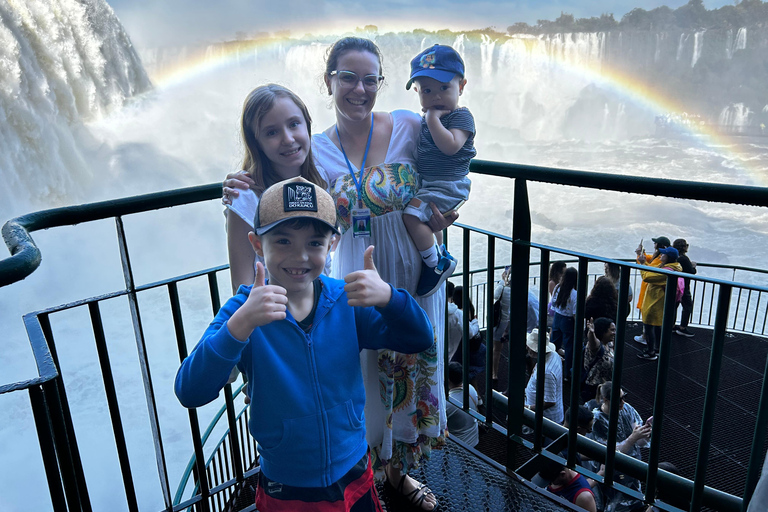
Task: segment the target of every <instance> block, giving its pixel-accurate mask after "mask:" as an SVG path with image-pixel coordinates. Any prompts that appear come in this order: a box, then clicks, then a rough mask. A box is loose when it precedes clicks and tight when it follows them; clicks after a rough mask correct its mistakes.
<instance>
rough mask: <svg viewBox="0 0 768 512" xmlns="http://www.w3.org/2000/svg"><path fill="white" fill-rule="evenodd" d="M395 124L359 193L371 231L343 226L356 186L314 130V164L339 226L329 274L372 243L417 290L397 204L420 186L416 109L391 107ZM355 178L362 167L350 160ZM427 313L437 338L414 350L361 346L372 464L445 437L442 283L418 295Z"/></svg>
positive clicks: (412, 456) (409, 460)
mask: <svg viewBox="0 0 768 512" xmlns="http://www.w3.org/2000/svg"><path fill="white" fill-rule="evenodd" d="M392 119H393V130H392V137H391V139H390V143H389V147H388V149H387V156H386V158H385V163H384V164H381V165H377V166H373V167H368V168H367V169H365V173H364V177H363V180H362V191H363V193H362V195H363V201H364V204H365V206H366V207H367V208H369V209H370V210H371V237H370V238H368V237H364V238H354V237H353V236H352V230H351V229H348V228H349V227H350V222H351V218H350V217H351V208H354V207H355V205H356V202H357V189H356V187H355V184H354V182H353V180H352V177H351V175H350V173H349V169H348V167H347V163H346V160H345V159H344V155H343V154H342V152H341V151H340V150H339V149H338V148H337V147H336V145H335V144H334V143H333V142H332V141H331V140H330V139H329V138H328V137H327V136H326V135H325V134H318V135H314V136H313V138H312V151H313V153H314V156H315V160H316V161H317V163H318V166H320V167H322V168H323V169H324V170H325V173H326V175H327V178H328V183H329V184H330V192H331V195H332V196H333V198H334V200H335V201H336V208H337V213H338V221H339V227H340V229H341V230H342V232H343V234H342V236H341V240H340V242H339V245H338V247H337V248H336V253H335V255H334V257H333V263H332V270H331V275H332V276H333V277H335V278H338V279H343V278H344V276H346V275H347V274H349V273H350V272H354V271H356V270H360V269H362V268H363V253H364V252H365V249H366V248H367V247H368V245H374V246H375V249H374V253H373V257H374V262H375V264H376V268H377V270H378V271H379V275H381V277H382V279H383V280H384V281H386V282H388V283H391V284H392V285H393V286H395V287H396V288H403V289H405V290H407V291H408V292H409V293H411V295H414V294H415V291H416V284H417V283H418V280H419V273H420V271H421V256H420V255H419V252H418V251H417V250H416V246H415V245H414V244H413V242H412V241H411V238H410V237H409V236H408V232H407V231H406V229H405V225H404V224H403V219H402V211H403V209H404V208H405V206H406V205H407V204H408V201H410V199H411V198H412V197H413V195H414V193H415V192H416V190H417V189H418V175H417V174H416V170H415V161H416V158H415V157H416V147H417V144H418V140H419V130H420V122H421V121H420V117H419V116H418V115H417V114H415V113H413V112H410V111H405V110H396V111H394V112H392ZM352 168H353V170H354V171H355V173H356V175H357V177H358V179H359V176H360V172H359V170H358V169H357V168H355V167H354V166H353V167H352ZM416 300H417V302H418V303H419V304H420V305H421V307H422V308H424V311H425V312H426V313H427V315H428V316H429V319H430V321H431V322H432V326H433V329H434V340H435V343H434V345H433V346H432V348H430V349H429V350H427V351H425V352H422V353H419V354H400V353H397V352H393V351H391V350H379V351H371V350H364V351H363V353H361V363H362V367H363V379H364V381H365V388H366V404H365V417H366V430H367V439H368V444H369V445H370V446H371V448H372V452H373V454H374V464H375V465H376V466H378V465H379V464H380V463H381V461H389V462H392V463H394V464H395V466H398V467H399V466H401V463H402V467H403V468H405V470H406V471H407V470H409V469H412V468H415V467H417V466H418V465H419V462H420V460H421V459H422V458H423V457H426V458H428V457H429V454H430V450H431V449H432V448H433V447H436V446H440V445H442V444H443V443H444V441H445V428H446V415H445V387H444V384H443V375H444V369H443V366H444V365H443V360H442V355H443V339H444V332H443V331H444V328H445V287H442V289H441V290H439V291H438V292H437V293H435V294H433V295H431V296H429V297H426V298H419V297H417V298H416Z"/></svg>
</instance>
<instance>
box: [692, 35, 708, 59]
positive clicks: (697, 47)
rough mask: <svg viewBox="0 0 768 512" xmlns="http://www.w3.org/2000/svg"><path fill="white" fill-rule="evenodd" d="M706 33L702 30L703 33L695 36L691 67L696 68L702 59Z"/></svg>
mask: <svg viewBox="0 0 768 512" xmlns="http://www.w3.org/2000/svg"><path fill="white" fill-rule="evenodd" d="M704 32H706V31H705V30H702V31H701V32H696V33H695V34H693V56H692V57H691V67H694V66H696V62H698V60H699V58H701V50H702V48H703V47H704V45H703V44H702V41H703V39H704Z"/></svg>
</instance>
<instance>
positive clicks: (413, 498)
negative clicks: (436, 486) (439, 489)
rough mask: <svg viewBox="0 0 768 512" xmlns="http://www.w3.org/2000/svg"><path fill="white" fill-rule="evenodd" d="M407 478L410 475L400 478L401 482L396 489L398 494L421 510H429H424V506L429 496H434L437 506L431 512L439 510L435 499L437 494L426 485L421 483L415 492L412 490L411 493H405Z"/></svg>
mask: <svg viewBox="0 0 768 512" xmlns="http://www.w3.org/2000/svg"><path fill="white" fill-rule="evenodd" d="M407 477H408V475H402V476H401V477H400V482H399V483H398V484H397V488H396V489H395V491H396V492H397V494H399V495H400V496H402V497H403V498H405V499H406V500H407V501H408V502H409V503H410V504H411V505H413V506H414V507H417V508H419V509H421V510H427V509H425V508H423V507H422V505H423V504H424V500H426V499H427V496H432V497H433V498H435V506H434V507H433V508H432V509H431V510H430V511H429V512H436V511H437V509H438V503H437V498H436V497H435V494H434V493H433V492H432V490H431V489H430V488H429V487H427V485H426V484H423V483H421V482H419V485H417V486H416V488H415V489H414V490H412V491H411V492H409V493H406V492H405V489H404V486H405V479H406V478H407Z"/></svg>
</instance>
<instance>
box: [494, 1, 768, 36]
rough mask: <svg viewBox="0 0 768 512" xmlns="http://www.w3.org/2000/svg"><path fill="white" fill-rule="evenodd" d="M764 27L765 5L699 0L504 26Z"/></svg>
mask: <svg viewBox="0 0 768 512" xmlns="http://www.w3.org/2000/svg"><path fill="white" fill-rule="evenodd" d="M766 25H768V2H763V1H761V0H742V1H741V2H739V3H737V4H736V5H726V6H723V7H721V8H719V9H712V10H707V8H706V7H704V2H703V0H690V1H689V2H688V3H687V4H685V5H683V6H681V7H678V8H677V9H674V10H672V9H670V8H669V7H667V6H661V7H657V8H655V9H651V10H650V11H646V10H645V9H643V8H641V7H637V8H635V9H632V10H631V11H630V12H628V13H627V14H625V15H624V16H622V18H621V21H618V22H617V21H616V20H615V19H614V17H613V14H602V15H601V16H600V17H599V18H596V17H592V18H578V19H576V18H574V16H573V14H568V13H565V12H563V13H561V14H560V17H559V18H557V19H556V20H555V21H549V20H538V21H537V23H536V25H529V24H527V23H522V22H518V23H515V24H514V25H510V26H509V27H507V32H508V33H509V34H552V33H561V32H610V31H613V30H622V31H626V30H650V31H675V30H683V31H687V30H704V29H732V28H740V27H748V28H749V27H765V26H766Z"/></svg>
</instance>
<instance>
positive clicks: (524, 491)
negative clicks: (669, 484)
mask: <svg viewBox="0 0 768 512" xmlns="http://www.w3.org/2000/svg"><path fill="white" fill-rule="evenodd" d="M412 476H413V477H414V478H416V479H417V480H419V481H420V482H424V483H426V484H427V486H429V488H430V489H432V492H434V493H435V496H436V497H437V499H438V502H439V504H440V508H439V510H440V512H499V511H502V510H515V511H520V512H561V511H568V512H571V511H573V510H581V509H576V508H575V507H573V506H572V505H571V504H570V503H567V502H566V501H564V500H562V499H561V498H558V497H556V496H553V495H551V494H544V492H543V491H541V490H539V489H537V488H536V487H534V486H533V485H531V484H530V483H528V482H526V481H525V480H523V479H521V478H519V477H517V476H514V475H509V474H508V473H507V472H506V471H505V470H504V468H503V467H502V466H501V465H499V464H497V463H496V462H494V461H492V460H491V459H489V458H488V457H486V456H485V455H483V454H481V453H479V452H477V451H474V450H472V449H471V448H467V447H466V446H465V445H463V444H462V443H461V442H459V441H456V440H454V439H450V438H449V439H448V442H447V443H446V446H445V447H444V448H443V449H441V450H433V451H432V458H431V459H430V461H429V463H428V464H425V465H423V466H422V467H421V468H419V470H418V471H416V472H415V473H413V474H412ZM255 478H256V477H255V476H254V477H251V478H249V479H247V480H246V482H245V485H244V486H243V487H242V488H240V489H238V491H236V493H237V495H236V498H235V499H234V500H232V502H231V503H230V504H229V507H228V508H227V510H228V511H240V510H256V509H255V507H254V505H253V502H254V499H255V496H254V489H255ZM376 487H377V490H378V492H379V497H380V499H381V501H382V502H383V503H384V505H385V507H386V509H385V510H386V512H417V511H419V510H420V509H418V508H416V507H414V506H413V505H411V504H409V503H407V502H406V501H405V500H404V499H403V498H402V497H401V496H399V495H397V494H396V493H395V492H394V491H393V490H391V489H389V488H388V487H387V486H385V485H384V484H383V483H380V482H379V483H377V485H376Z"/></svg>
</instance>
